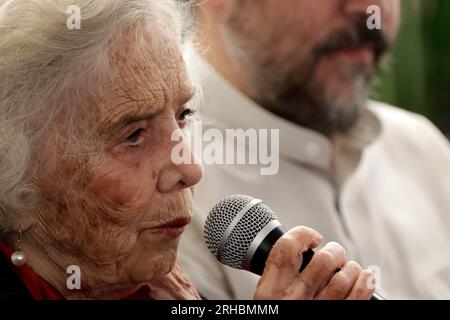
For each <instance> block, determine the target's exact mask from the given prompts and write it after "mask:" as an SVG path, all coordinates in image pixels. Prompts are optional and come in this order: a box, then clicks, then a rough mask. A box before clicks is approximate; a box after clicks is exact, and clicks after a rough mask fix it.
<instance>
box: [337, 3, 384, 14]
mask: <svg viewBox="0 0 450 320" xmlns="http://www.w3.org/2000/svg"><path fill="white" fill-rule="evenodd" d="M385 1H386V0H341V2H342V5H341V8H342V11H343V12H344V14H345V15H346V16H348V17H360V16H365V15H368V13H367V9H368V8H369V7H370V6H372V5H376V6H378V7H379V8H380V9H381V11H383V10H384V7H385ZM388 1H389V0H388Z"/></svg>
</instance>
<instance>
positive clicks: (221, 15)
mask: <svg viewBox="0 0 450 320" xmlns="http://www.w3.org/2000/svg"><path fill="white" fill-rule="evenodd" d="M235 5H236V0H203V1H202V2H201V4H200V7H201V8H202V9H203V10H205V11H206V12H207V13H208V14H210V15H212V16H214V18H216V19H217V20H218V21H225V20H227V19H228V17H229V16H230V14H231V11H232V8H233V7H234V6H235Z"/></svg>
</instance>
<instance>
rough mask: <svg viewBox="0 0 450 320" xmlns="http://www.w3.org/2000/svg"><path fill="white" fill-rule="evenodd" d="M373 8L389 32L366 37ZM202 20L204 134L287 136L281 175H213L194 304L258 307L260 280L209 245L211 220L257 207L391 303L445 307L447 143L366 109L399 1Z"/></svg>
mask: <svg viewBox="0 0 450 320" xmlns="http://www.w3.org/2000/svg"><path fill="white" fill-rule="evenodd" d="M369 7H370V8H369ZM374 8H375V9H374ZM368 9H370V10H373V9H374V11H371V12H373V13H374V14H376V13H377V10H379V12H378V13H379V14H380V17H381V21H380V22H381V29H376V28H375V29H372V28H369V27H368V26H369V25H370V23H368V20H370V19H372V18H373V17H370V14H368V13H367V12H368V11H370V10H368ZM196 11H197V12H196V13H197V15H196V16H197V20H196V21H197V27H198V37H197V38H198V41H199V43H200V48H201V49H200V50H199V52H189V53H188V54H187V56H188V59H189V64H190V66H191V67H192V68H197V69H198V70H199V71H200V73H201V74H202V77H203V78H202V79H201V80H202V84H203V86H204V95H205V97H204V99H205V107H204V110H203V117H204V118H205V121H204V122H207V123H208V124H209V125H210V126H212V127H215V128H220V129H223V130H225V129H228V128H243V129H249V128H257V129H258V128H276V129H279V130H280V131H279V134H280V138H279V148H280V163H279V171H278V173H277V174H276V175H271V176H267V175H266V176H264V175H261V174H260V171H259V168H258V166H254V165H239V166H233V165H211V166H205V175H204V180H203V182H201V183H200V185H199V188H198V189H197V191H196V204H195V210H196V212H197V216H196V220H195V221H194V223H193V225H192V227H190V229H189V230H188V232H187V235H186V237H185V239H184V240H183V242H182V247H181V248H182V250H181V251H182V257H181V258H182V262H183V265H184V266H185V268H186V269H187V271H188V274H189V276H190V278H191V279H192V280H193V282H194V283H195V285H196V287H197V288H198V289H199V291H200V292H201V293H202V294H203V295H204V296H206V297H208V298H218V299H228V298H233V299H241V298H244V299H245V298H251V292H252V291H254V288H255V286H256V284H257V283H258V277H257V276H255V275H252V274H250V273H248V272H246V271H237V270H234V269H231V268H228V267H224V266H221V265H220V264H219V263H218V262H217V261H215V258H214V257H212V256H211V255H210V253H209V252H208V251H207V248H206V246H205V245H204V244H203V223H204V220H205V217H206V215H207V213H208V212H209V210H210V209H211V207H213V206H214V204H215V203H216V202H217V201H218V200H220V199H221V198H223V197H225V196H228V195H230V194H248V195H251V196H254V197H257V198H260V199H263V200H264V201H265V202H266V203H267V204H268V205H269V206H270V207H271V208H272V209H273V210H274V211H275V213H276V214H277V216H278V218H279V220H280V221H281V222H282V223H283V224H284V225H285V227H286V228H291V227H292V226H295V225H305V226H309V227H312V228H314V229H316V230H318V231H320V232H321V234H322V235H324V237H325V240H326V241H337V242H339V243H341V244H342V245H343V246H344V247H345V248H346V250H347V256H348V257H349V258H350V259H353V260H356V261H358V262H359V263H360V264H361V265H363V266H364V267H371V268H373V270H374V271H375V273H376V274H377V279H378V283H377V285H378V286H379V287H380V288H379V289H378V291H379V292H380V293H381V294H382V295H385V296H386V298H390V299H392V298H395V299H416V298H431V299H433V298H438V299H440V298H447V299H448V298H450V254H449V252H450V250H449V249H450V245H449V240H450V239H449V231H450V214H449V213H450V196H449V195H450V170H449V168H450V148H449V144H448V141H447V140H446V139H445V138H444V137H443V136H442V135H441V134H440V133H439V131H438V130H437V129H436V128H435V127H434V126H433V125H432V124H431V123H430V122H429V121H427V120H426V119H424V118H423V117H421V116H419V115H416V114H412V113H409V112H406V111H402V110H400V109H397V108H394V107H391V106H388V105H385V104H382V103H377V102H373V101H368V94H369V91H370V85H371V83H372V80H373V78H374V76H375V74H376V71H377V70H378V69H379V67H380V65H381V64H382V62H383V60H384V59H383V58H384V57H385V56H386V54H387V53H388V51H389V49H390V48H391V47H392V45H393V43H394V41H395V37H396V34H397V30H398V26H399V20H400V19H399V17H400V2H399V1H398V0H391V1H385V0H370V1H366V0H327V1H317V0H284V1H279V0H257V1H253V0H205V1H203V2H202V4H201V5H199V8H197V10H196ZM369 22H370V21H369ZM205 261H208V262H207V263H206V262H205Z"/></svg>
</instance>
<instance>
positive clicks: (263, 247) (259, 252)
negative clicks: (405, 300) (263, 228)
mask: <svg viewBox="0 0 450 320" xmlns="http://www.w3.org/2000/svg"><path fill="white" fill-rule="evenodd" d="M285 233H286V230H285V229H284V228H283V226H278V227H276V228H275V229H273V230H272V231H271V232H270V233H269V234H268V235H267V236H266V237H265V238H264V240H263V241H262V242H261V244H260V245H259V247H258V249H256V251H255V253H254V255H253V258H252V260H251V262H250V269H249V270H248V271H250V272H253V273H255V274H258V275H262V274H263V272H264V266H265V263H266V260H267V257H268V256H269V253H270V250H272V247H273V246H274V244H275V242H277V240H278V239H279V238H281V236H283V235H284V234H285ZM313 256H314V251H313V250H312V249H309V250H308V251H306V252H304V253H303V261H302V265H301V266H300V270H299V272H302V271H303V270H304V269H305V268H306V266H307V265H308V263H309V262H310V261H311V259H312V257H313ZM370 300H385V299H384V298H383V297H382V296H381V295H379V294H378V293H376V292H375V293H374V294H373V296H372V298H371V299H370Z"/></svg>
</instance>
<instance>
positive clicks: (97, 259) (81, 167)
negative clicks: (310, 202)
mask: <svg viewBox="0 0 450 320" xmlns="http://www.w3.org/2000/svg"><path fill="white" fill-rule="evenodd" d="M74 4H75V5H76V7H74V6H73V5H74ZM177 12H178V11H177V10H176V8H175V5H174V4H173V3H171V2H170V1H168V0H126V1H124V0H95V1H94V0H78V1H75V0H69V1H65V0H59V1H56V0H54V1H53V0H0V270H1V271H0V297H21V298H32V299H123V298H143V299H148V298H152V299H197V298H199V295H198V293H197V292H196V291H195V289H194V288H192V286H191V285H190V283H189V281H188V280H187V279H186V277H185V276H184V275H183V272H182V270H181V268H180V266H179V265H178V263H177V259H176V257H177V246H178V241H179V238H180V236H181V234H182V232H183V231H184V228H185V227H186V225H187V224H188V223H189V222H190V219H191V201H192V187H193V186H194V185H195V184H196V183H197V182H198V181H199V180H200V178H201V176H202V169H201V167H200V166H199V165H197V164H195V161H192V162H193V163H194V164H174V163H173V162H172V161H171V151H172V148H173V147H174V144H175V143H177V144H178V143H179V142H173V141H172V140H171V136H172V133H173V132H174V131H177V130H183V129H184V128H185V127H186V125H187V121H188V118H189V116H190V115H191V114H192V110H191V109H190V108H189V105H190V104H189V101H190V100H191V98H192V96H193V93H194V90H193V86H192V84H191V82H190V81H189V77H188V75H187V72H186V69H185V65H184V62H183V59H182V56H181V50H180V44H181V34H182V28H181V24H180V23H179V21H180V20H179V15H178V14H177ZM77 13H80V18H81V20H80V21H78V22H79V25H78V26H77V21H76V19H77ZM186 150H189V148H187V149H186ZM191 157H193V155H191ZM282 240H283V241H281V242H280V243H279V244H278V246H277V247H276V249H274V250H273V252H272V253H271V257H272V258H269V261H268V263H267V266H266V272H265V274H264V276H263V277H262V279H261V282H260V287H259V288H258V290H257V292H256V295H255V296H256V298H293V299H297V298H313V297H322V298H332V297H336V290H344V289H345V292H346V293H348V294H346V296H348V297H350V298H368V297H370V296H371V293H372V292H373V290H371V289H369V288H365V287H364V286H363V284H364V283H365V282H367V279H368V278H369V277H370V276H371V274H370V273H367V272H362V270H361V269H360V267H359V266H357V265H356V264H354V263H347V262H346V259H345V255H344V252H343V249H342V248H341V247H340V246H339V245H337V244H330V245H328V246H326V247H325V248H324V249H323V250H322V251H321V252H319V253H318V254H317V255H316V256H317V257H318V258H317V259H316V258H314V259H313V261H312V262H311V263H310V265H309V266H308V268H307V269H306V270H305V272H309V274H306V273H305V274H303V275H302V277H301V278H299V279H297V278H296V277H297V276H298V271H297V270H298V268H297V266H298V263H299V262H300V261H299V259H301V255H299V254H298V253H299V252H300V250H303V251H304V250H306V249H307V248H308V247H314V246H317V245H319V243H320V240H321V237H320V235H319V234H318V233H317V232H315V231H313V230H310V229H307V228H297V229H294V230H293V231H291V232H289V233H288V234H287V235H286V236H285V237H283V238H282ZM336 266H338V267H339V266H341V267H342V270H347V272H346V273H344V272H342V273H338V274H340V275H341V276H340V277H337V276H333V275H334V273H335V270H336V269H337V268H336ZM342 275H344V276H342ZM345 275H346V276H345ZM296 279H297V281H294V280H296ZM330 279H331V280H330ZM313 280H314V281H313ZM305 284H309V285H305ZM315 286H317V287H315ZM333 294H334V296H333Z"/></svg>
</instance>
